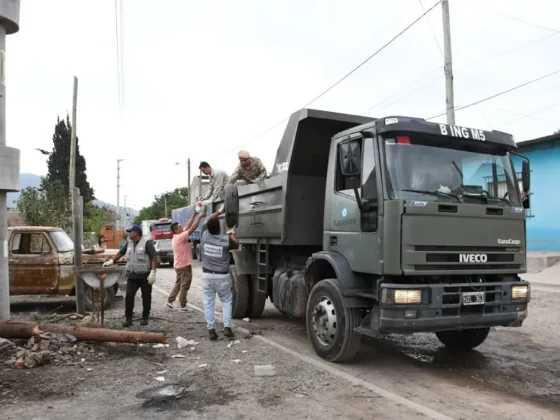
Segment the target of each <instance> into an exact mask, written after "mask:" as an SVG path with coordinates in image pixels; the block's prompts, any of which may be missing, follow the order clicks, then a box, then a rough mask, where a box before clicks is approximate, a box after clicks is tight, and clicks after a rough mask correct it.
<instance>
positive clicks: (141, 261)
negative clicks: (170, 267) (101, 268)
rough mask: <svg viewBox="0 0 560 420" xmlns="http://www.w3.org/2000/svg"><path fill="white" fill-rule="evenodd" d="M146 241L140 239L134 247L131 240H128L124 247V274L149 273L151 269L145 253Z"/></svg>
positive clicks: (148, 257)
mask: <svg viewBox="0 0 560 420" xmlns="http://www.w3.org/2000/svg"><path fill="white" fill-rule="evenodd" d="M146 242H147V241H146V239H144V238H142V239H140V240H139V241H138V243H137V244H136V246H134V241H133V240H132V239H129V240H128V244H127V247H126V260H127V261H126V272H127V273H136V274H144V273H149V272H150V271H151V268H152V264H151V261H150V256H149V255H148V253H147V252H146Z"/></svg>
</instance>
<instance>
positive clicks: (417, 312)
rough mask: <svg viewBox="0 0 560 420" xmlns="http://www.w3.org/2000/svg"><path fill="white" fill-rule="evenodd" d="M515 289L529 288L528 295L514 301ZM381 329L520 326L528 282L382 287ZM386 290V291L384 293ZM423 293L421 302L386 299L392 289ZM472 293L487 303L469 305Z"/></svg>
mask: <svg viewBox="0 0 560 420" xmlns="http://www.w3.org/2000/svg"><path fill="white" fill-rule="evenodd" d="M513 286H526V287H527V296H526V298H523V299H518V298H516V299H514V298H513V296H512V287H513ZM380 289H381V290H380V292H381V293H380V296H381V297H382V298H381V303H380V310H379V321H378V322H379V324H378V328H379V330H380V331H382V332H387V333H414V332H437V331H446V330H459V329H468V328H485V327H486V328H487V327H494V326H502V327H520V326H521V324H522V323H523V321H524V320H525V318H527V305H528V303H529V300H530V289H529V283H528V282H526V281H515V282H504V283H461V284H437V285H418V284H410V285H402V284H382V285H381V287H380ZM383 289H386V291H385V292H383ZM398 289H401V290H402V289H405V290H421V296H422V303H421V304H415V305H408V304H396V303H387V300H385V301H384V300H383V296H386V294H387V293H388V292H389V293H391V292H390V290H398ZM473 292H475V293H476V294H478V295H479V298H480V297H481V296H484V303H477V304H469V300H471V301H472V300H473V298H471V297H469V296H468V295H472V294H473Z"/></svg>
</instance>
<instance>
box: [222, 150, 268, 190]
mask: <svg viewBox="0 0 560 420" xmlns="http://www.w3.org/2000/svg"><path fill="white" fill-rule="evenodd" d="M237 156H238V157H239V165H238V166H237V168H235V171H234V172H233V174H231V176H230V177H229V183H230V184H235V183H236V182H237V181H245V183H246V184H254V183H256V182H260V181H262V180H263V179H265V178H266V168H265V167H264V165H263V163H262V161H261V160H260V159H259V158H258V157H254V156H253V157H251V155H250V154H249V152H248V151H246V150H241V151H240V152H239V153H238V154H237Z"/></svg>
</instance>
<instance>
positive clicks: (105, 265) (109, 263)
mask: <svg viewBox="0 0 560 420" xmlns="http://www.w3.org/2000/svg"><path fill="white" fill-rule="evenodd" d="M113 264H115V262H114V261H113V259H112V258H109V259H108V260H107V261H105V262H104V263H103V267H111V266H112V265H113Z"/></svg>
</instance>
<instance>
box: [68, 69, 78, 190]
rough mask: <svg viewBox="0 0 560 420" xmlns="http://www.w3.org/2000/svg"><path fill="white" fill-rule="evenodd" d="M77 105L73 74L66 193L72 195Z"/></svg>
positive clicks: (75, 78) (74, 172)
mask: <svg viewBox="0 0 560 420" xmlns="http://www.w3.org/2000/svg"><path fill="white" fill-rule="evenodd" d="M77 107H78V78H77V77H76V76H74V91H73V95H72V133H71V137H70V167H69V168H68V177H69V179H68V194H70V197H72V193H73V191H74V187H75V186H76V119H77Z"/></svg>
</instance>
